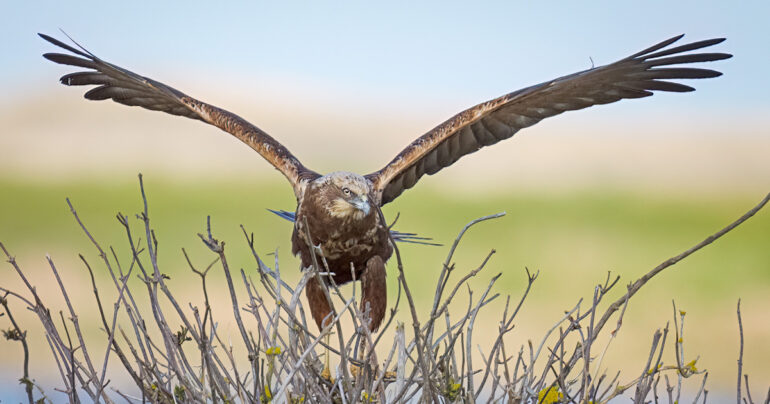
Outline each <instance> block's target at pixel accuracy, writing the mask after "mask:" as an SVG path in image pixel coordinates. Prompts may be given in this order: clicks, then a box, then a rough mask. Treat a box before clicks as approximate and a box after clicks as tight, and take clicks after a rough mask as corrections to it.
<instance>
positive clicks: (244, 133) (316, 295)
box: [40, 34, 731, 329]
mask: <svg viewBox="0 0 770 404" xmlns="http://www.w3.org/2000/svg"><path fill="white" fill-rule="evenodd" d="M40 36H41V37H42V38H43V39H45V40H47V41H48V42H51V43H52V44H54V45H56V46H59V47H61V48H63V49H65V50H67V51H69V52H71V53H73V54H74V55H72V54H60V53H47V54H45V55H43V56H44V57H45V58H46V59H49V60H51V61H53V62H56V63H61V64H66V65H71V66H76V67H82V68H85V69H87V70H86V71H83V72H77V73H71V74H67V75H65V76H63V77H62V78H61V82H62V83H63V84H66V85H96V86H98V87H96V88H93V89H91V90H90V91H88V92H87V93H86V94H85V97H86V98H88V99H91V100H104V99H112V100H113V101H116V102H119V103H121V104H125V105H133V106H141V107H143V108H147V109H151V110H157V111H163V112H167V113H169V114H173V115H181V116H186V117H188V118H193V119H199V120H202V121H204V122H206V123H209V124H212V125H214V126H216V127H218V128H220V129H222V130H224V131H226V132H228V133H230V134H232V135H234V136H235V137H237V138H238V139H240V140H241V141H243V142H244V143H246V144H247V145H249V146H250V147H251V148H253V149H254V150H256V151H257V152H258V153H259V154H260V155H262V157H264V158H265V159H266V160H267V161H268V162H269V163H270V164H272V165H273V166H274V167H275V168H276V169H278V170H279V171H281V173H283V175H284V176H285V177H286V178H287V179H288V180H289V182H290V183H291V185H292V187H293V189H294V195H295V196H296V198H297V211H296V214H295V215H291V214H290V213H285V214H284V213H281V212H276V213H278V214H279V215H281V216H282V217H284V218H287V219H289V220H293V221H294V232H293V234H292V250H293V252H294V254H298V255H299V256H300V259H301V261H302V266H303V268H307V267H309V266H310V265H312V263H313V248H311V247H310V246H309V245H308V239H310V240H312V244H313V245H315V246H318V247H320V250H321V251H322V252H323V256H324V258H325V259H326V262H327V263H328V266H329V270H330V271H332V272H333V273H334V275H333V278H334V280H335V281H336V282H337V283H339V284H342V283H345V282H349V281H351V280H353V279H354V278H353V277H354V276H355V279H358V280H361V284H362V294H363V296H362V302H361V303H362V307H363V308H368V310H369V311H370V314H371V321H372V322H371V324H370V327H371V328H372V329H376V328H377V327H378V326H379V324H380V322H381V321H382V318H383V317H384V314H385V307H386V306H385V305H386V298H387V296H386V291H385V262H386V261H387V260H388V258H390V256H391V254H392V252H393V246H392V245H391V243H390V240H391V238H390V235H389V229H388V228H387V226H386V225H385V223H382V216H381V214H380V212H379V208H380V207H381V206H382V205H384V204H386V203H388V202H391V201H393V200H394V199H395V198H397V197H398V196H399V195H401V193H402V192H403V191H404V190H406V189H409V188H411V187H413V186H414V185H415V184H416V183H417V181H418V180H419V179H420V178H421V177H422V176H423V175H425V174H428V175H431V174H435V173H437V172H438V171H439V170H441V169H442V168H444V167H447V166H449V165H451V164H452V163H454V162H455V161H457V160H458V159H460V158H461V157H462V156H464V155H466V154H470V153H473V152H475V151H477V150H479V149H480V148H482V147H484V146H489V145H492V144H495V143H497V142H499V141H501V140H503V139H507V138H510V137H511V136H513V135H514V134H515V133H516V132H518V131H519V130H520V129H523V128H526V127H528V126H532V125H534V124H536V123H538V122H540V121H541V120H543V119H545V118H548V117H551V116H554V115H558V114H560V113H562V112H564V111H571V110H577V109H582V108H587V107H590V106H592V105H598V104H608V103H611V102H615V101H619V100H621V99H624V98H641V97H647V96H650V95H652V93H653V91H671V92H687V91H693V88H692V87H689V86H686V85H683V84H679V83H676V82H672V81H669V80H672V79H700V78H711V77H717V76H719V75H721V73H719V72H717V71H714V70H709V69H703V68H692V67H681V66H679V65H683V64H688V63H700V62H710V61H716V60H722V59H727V58H729V57H731V55H729V54H725V53H688V52H691V51H695V50H699V49H702V48H706V47H709V46H713V45H716V44H718V43H720V42H722V41H723V40H724V39H709V40H705V41H699V42H693V43H690V44H686V45H681V46H677V47H671V48H667V47H668V46H669V45H671V44H673V43H674V42H676V41H678V40H679V39H681V37H682V36H681V35H680V36H676V37H674V38H671V39H668V40H666V41H663V42H661V43H659V44H657V45H654V46H652V47H650V48H647V49H645V50H643V51H641V52H638V53H636V54H633V55H631V56H629V57H627V58H624V59H621V60H619V61H617V62H615V63H611V64H608V65H605V66H600V67H595V68H591V69H588V70H584V71H582V72H578V73H574V74H571V75H567V76H564V77H560V78H557V79H555V80H550V81H547V82H544V83H541V84H537V85H534V86H532V87H527V88H524V89H522V90H518V91H514V92H512V93H509V94H506V95H503V96H501V97H499V98H496V99H493V100H490V101H487V102H484V103H482V104H479V105H476V106H474V107H472V108H469V109H467V110H465V111H463V112H460V113H459V114H457V115H455V116H454V117H452V118H450V119H449V120H447V121H446V122H444V123H442V124H441V125H439V126H437V127H436V128H434V129H433V130H431V131H429V132H427V133H426V134H425V135H423V136H421V137H419V138H418V139H417V140H415V141H414V142H412V143H411V144H410V145H409V146H407V147H406V148H405V149H404V150H403V151H402V152H401V153H399V154H398V156H396V157H395V158H394V159H393V160H392V161H391V162H390V163H388V164H387V165H386V166H385V167H383V168H382V169H381V170H379V171H376V172H374V173H371V174H368V175H365V176H360V175H357V174H352V173H347V172H336V173H331V174H328V175H324V176H321V175H320V174H318V173H316V172H314V171H312V170H309V169H308V168H306V167H305V166H303V165H302V163H300V162H299V160H298V159H297V158H296V157H294V155H292V154H291V153H290V152H289V151H288V150H287V149H286V148H285V147H283V145H281V144H280V143H278V142H277V141H276V140H275V139H273V138H272V137H270V136H269V135H268V134H266V133H265V132H263V131H262V130H260V129H259V128H257V127H256V126H254V125H252V124H250V123H248V122H246V121H245V120H244V119H243V118H241V117H239V116H237V115H235V114H232V113H230V112H228V111H225V110H223V109H220V108H217V107H214V106H212V105H209V104H206V103H204V102H201V101H199V100H196V99H194V98H192V97H189V96H187V95H185V94H183V93H182V92H180V91H177V90H175V89H173V88H171V87H169V86H166V85H165V84H162V83H159V82H157V81H154V80H152V79H148V78H146V77H142V76H139V75H137V74H135V73H132V72H130V71H128V70H125V69H123V68H120V67H118V66H115V65H112V64H110V63H107V62H105V61H103V60H101V59H99V58H97V57H96V56H94V55H93V54H92V53H90V52H88V51H87V50H85V49H83V48H82V47H80V49H77V48H74V47H72V46H70V45H67V44H65V43H62V42H60V41H58V40H56V39H54V38H51V37H49V36H47V35H42V34H41V35H40ZM78 46H79V45H78ZM306 225H307V228H306V227H305V226H306ZM308 229H309V232H308ZM393 234H403V233H393ZM409 238H411V239H412V240H415V239H416V238H414V237H413V236H412V235H409V234H407V235H406V236H405V237H404V238H403V239H404V240H407V239H409ZM319 259H320V258H319ZM351 268H353V269H352V270H351ZM319 269H320V270H324V268H319ZM306 293H307V297H308V302H309V304H310V308H311V312H312V314H313V318H314V319H315V321H316V323H317V324H318V326H319V327H321V326H322V325H323V320H324V318H328V317H327V316H328V314H329V312H330V308H329V306H328V304H327V302H326V299H325V296H324V294H323V292H322V289H321V285H320V283H318V281H317V280H315V279H314V280H313V281H311V282H310V283H309V284H308V286H307V289H306Z"/></svg>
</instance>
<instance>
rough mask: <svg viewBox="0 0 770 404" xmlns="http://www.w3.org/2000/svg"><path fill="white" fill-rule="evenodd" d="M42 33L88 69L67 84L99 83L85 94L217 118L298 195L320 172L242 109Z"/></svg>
mask: <svg viewBox="0 0 770 404" xmlns="http://www.w3.org/2000/svg"><path fill="white" fill-rule="evenodd" d="M38 35H40V37H41V38H43V39H45V40H46V41H48V42H50V43H52V44H54V45H56V46H58V47H60V48H63V49H65V50H67V51H69V52H71V53H73V54H74V55H73V54H63V53H46V54H44V55H43V57H45V58H46V59H48V60H50V61H52V62H55V63H60V64H65V65H70V66H77V67H82V68H84V69H88V70H86V71H81V72H77V73H70V74H67V75H65V76H62V78H61V83H62V84H65V85H68V86H84V85H96V86H98V87H96V88H93V89H91V90H89V91H88V92H86V94H85V98H87V99H89V100H106V99H111V100H113V101H115V102H119V103H121V104H124V105H131V106H139V107H142V108H146V109H151V110H154V111H163V112H166V113H169V114H172V115H181V116H185V117H188V118H193V119H200V120H201V121H204V122H206V123H209V124H212V125H214V126H216V127H218V128H220V129H222V130H224V131H225V132H228V133H230V134H231V135H233V136H235V137H237V138H238V139H240V140H241V141H242V142H244V143H246V144H247V145H249V146H250V147H251V148H252V149H254V150H256V151H257V153H259V154H260V155H262V157H264V158H265V159H266V160H267V161H268V162H270V164H272V165H273V166H274V167H275V168H276V169H278V170H279V171H280V172H281V173H283V175H284V176H286V178H287V179H288V180H289V182H291V185H292V186H293V187H294V193H295V195H296V196H297V198H300V197H301V195H302V193H303V191H304V188H305V185H306V184H307V182H308V181H310V180H313V179H315V178H318V177H319V174H318V173H316V172H314V171H312V170H309V169H307V168H305V166H303V165H302V163H300V162H299V160H297V158H296V157H294V155H293V154H291V152H289V150H287V149H286V148H285V147H284V146H283V145H282V144H280V143H278V141H276V140H275V139H273V138H272V137H270V135H268V134H267V133H265V132H263V131H262V130H261V129H259V128H257V127H256V126H254V125H252V124H250V123H248V122H247V121H246V120H245V119H243V118H241V117H239V116H238V115H235V114H233V113H230V112H228V111H225V110H223V109H221V108H217V107H215V106H213V105H209V104H206V103H205V102H201V101H198V100H196V99H195V98H192V97H189V96H187V95H185V94H184V93H182V92H181V91H178V90H175V89H173V88H171V87H169V86H167V85H165V84H163V83H159V82H157V81H155V80H152V79H149V78H147V77H143V76H140V75H138V74H136V73H133V72H130V71H128V70H126V69H123V68H121V67H118V66H115V65H113V64H111V63H108V62H105V61H104V60H101V59H99V58H98V57H96V56H95V55H94V54H92V53H91V52H89V51H87V50H86V49H84V48H83V47H81V46H80V45H78V44H77V43H76V45H77V46H78V47H80V49H76V48H74V47H72V46H70V45H67V44H65V43H63V42H61V41H59V40H57V39H55V38H52V37H50V36H48V35H44V34H38ZM73 42H74V41H73Z"/></svg>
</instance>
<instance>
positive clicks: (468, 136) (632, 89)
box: [365, 35, 732, 206]
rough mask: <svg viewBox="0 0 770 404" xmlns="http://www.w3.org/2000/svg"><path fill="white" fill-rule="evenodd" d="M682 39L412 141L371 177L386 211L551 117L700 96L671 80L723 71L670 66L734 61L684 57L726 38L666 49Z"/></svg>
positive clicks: (492, 105) (463, 115)
mask: <svg viewBox="0 0 770 404" xmlns="http://www.w3.org/2000/svg"><path fill="white" fill-rule="evenodd" d="M682 36H683V35H679V36H676V37H673V38H671V39H668V40H666V41H663V42H661V43H659V44H657V45H654V46H652V47H650V48H647V49H645V50H643V51H641V52H638V53H636V54H634V55H631V56H629V57H627V58H625V59H622V60H619V61H617V62H615V63H612V64H609V65H605V66H600V67H596V68H592V69H588V70H585V71H582V72H578V73H574V74H571V75H568V76H564V77H560V78H558V79H555V80H551V81H547V82H545V83H541V84H537V85H534V86H531V87H527V88H524V89H521V90H518V91H515V92H512V93H509V94H506V95H503V96H502V97H499V98H496V99H493V100H490V101H487V102H484V103H482V104H479V105H476V106H474V107H472V108H469V109H467V110H465V111H462V112H460V113H459V114H457V115H455V116H453V117H452V118H450V119H449V120H447V121H446V122H444V123H442V124H440V125H439V126H437V127H436V128H434V129H433V130H431V131H430V132H428V133H426V134H425V135H423V136H421V137H420V138H418V139H417V140H415V141H414V142H412V143H411V144H410V145H409V146H407V147H406V148H405V149H404V150H403V151H401V153H399V154H398V155H397V156H396V158H394V159H393V160H392V161H391V162H390V163H388V165H386V166H385V167H384V168H382V169H381V170H379V171H377V172H374V173H371V174H369V175H366V176H365V177H366V178H367V179H368V180H370V181H371V182H372V184H373V186H374V190H375V193H376V195H375V196H376V197H377V198H378V202H379V204H380V206H382V205H384V204H386V203H388V202H391V201H392V200H394V199H395V198H396V197H398V196H399V195H400V194H401V193H402V192H404V190H406V189H409V188H411V187H413V186H414V185H415V184H416V183H417V181H418V180H419V179H420V177H422V176H423V175H425V174H428V175H431V174H435V173H437V172H438V171H439V170H441V169H442V168H444V167H447V166H449V165H451V164H452V163H454V162H455V161H457V160H458V159H459V158H460V157H462V156H465V155H467V154H470V153H473V152H475V151H477V150H479V149H480V148H482V147H484V146H490V145H493V144H495V143H497V142H499V141H501V140H503V139H507V138H510V137H511V136H513V135H514V134H515V133H516V132H518V131H519V130H521V129H523V128H526V127H529V126H532V125H534V124H536V123H538V122H540V121H541V120H543V119H545V118H548V117H551V116H554V115H558V114H561V113H562V112H564V111H572V110H577V109H582V108H587V107H590V106H592V105H599V104H608V103H612V102H615V101H619V100H621V99H624V98H642V97H647V96H650V95H652V94H653V93H652V92H653V91H672V92H687V91H693V90H694V89H693V88H692V87H689V86H686V85H683V84H679V83H675V82H671V81H667V80H672V79H700V78H710V77H717V76H720V75H721V73H720V72H717V71H714V70H709V69H702V68H691V67H667V66H671V65H679V64H686V63H699V62H710V61H716V60H722V59H727V58H730V57H731V56H732V55H729V54H725V53H694V54H682V53H683V52H688V51H692V50H697V49H702V48H705V47H709V46H712V45H716V44H718V43H720V42H722V41H724V39H723V38H717V39H709V40H704V41H699V42H693V43H690V44H686V45H681V46H678V47H673V48H669V49H663V48H665V47H667V46H669V45H671V44H672V43H674V42H676V41H678V40H679V39H681V38H682ZM661 49H663V50H661Z"/></svg>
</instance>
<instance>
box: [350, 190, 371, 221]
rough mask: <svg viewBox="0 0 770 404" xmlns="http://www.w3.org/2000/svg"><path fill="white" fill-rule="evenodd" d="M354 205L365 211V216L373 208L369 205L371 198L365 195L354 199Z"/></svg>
mask: <svg viewBox="0 0 770 404" xmlns="http://www.w3.org/2000/svg"><path fill="white" fill-rule="evenodd" d="M353 206H355V207H356V209H358V210H360V211H361V212H364V216H367V215H369V211H370V210H371V207H370V206H369V200H368V199H367V198H366V196H365V195H363V196H359V197H358V198H356V199H353Z"/></svg>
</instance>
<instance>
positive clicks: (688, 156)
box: [0, 80, 770, 193]
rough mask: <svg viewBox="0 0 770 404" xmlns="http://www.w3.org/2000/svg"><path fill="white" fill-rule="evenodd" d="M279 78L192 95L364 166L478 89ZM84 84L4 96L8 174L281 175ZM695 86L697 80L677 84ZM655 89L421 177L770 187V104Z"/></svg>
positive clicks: (1, 166)
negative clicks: (699, 106)
mask: <svg viewBox="0 0 770 404" xmlns="http://www.w3.org/2000/svg"><path fill="white" fill-rule="evenodd" d="M184 81H185V80H182V82H183V83H184ZM191 82H193V81H192V80H191ZM54 86H55V84H52V87H54ZM179 87H180V88H185V87H183V86H179ZM223 87H225V86H223ZM278 87H280V85H279V84H274V85H272V87H270V86H263V87H261V88H255V89H245V88H240V89H237V90H238V91H232V92H229V93H228V92H223V91H220V90H218V89H209V90H208V91H200V90H198V91H197V92H196V95H197V96H198V97H200V98H202V99H204V100H205V101H207V102H210V103H213V104H215V105H218V106H220V107H224V108H226V109H228V110H231V111H233V112H236V113H238V114H239V115H241V116H243V117H244V118H246V119H247V120H249V121H251V122H253V123H255V124H256V125H257V126H259V127H261V128H262V129H264V130H266V131H267V132H268V133H270V134H271V135H272V136H274V137H276V138H277V139H278V140H279V141H280V142H282V143H284V144H285V145H286V146H287V147H288V148H289V149H290V150H291V151H292V152H293V153H294V154H296V155H297V156H298V157H299V158H300V159H301V160H302V161H303V162H304V163H305V164H306V165H307V166H309V167H311V168H313V169H316V170H318V171H322V172H328V171H332V170H340V169H347V170H356V171H359V172H362V173H366V172H371V171H374V170H376V169H379V168H380V167H381V166H383V165H384V164H385V163H387V162H388V161H389V160H390V159H391V158H393V157H394V156H395V155H396V153H398V151H400V150H401V149H402V148H403V147H404V146H406V145H407V144H408V143H409V142H411V141H412V140H414V139H415V138H416V137H417V136H419V135H421V134H422V133H424V132H425V131H427V130H429V129H430V128H432V127H434V126H435V125H436V124H438V123H440V122H441V121H443V120H444V119H447V118H448V117H450V116H451V115H453V114H454V113H456V112H458V111H459V110H461V109H463V108H465V107H468V106H470V105H472V104H474V103H475V102H478V101H481V100H470V101H467V102H464V103H461V102H458V101H446V100H438V99H431V98H429V97H426V98H424V99H422V100H421V99H408V100H400V99H398V98H397V97H396V96H395V95H393V94H390V95H386V96H384V97H381V98H377V97H375V96H372V95H368V96H361V95H360V94H357V93H356V92H355V91H350V90H348V91H339V92H334V91H331V89H322V88H316V89H313V90H310V91H309V90H307V89H301V88H298V87H295V88H288V89H286V90H285V91H281V90H280V89H279V88H278ZM81 94H82V89H79V88H78V89H67V88H56V87H54V88H53V89H51V90H46V91H41V92H37V93H32V94H27V95H24V96H20V97H15V99H14V98H7V97H6V98H5V99H4V100H3V101H2V102H0V122H2V126H3V130H2V132H0V170H2V173H3V174H2V175H4V176H8V175H11V176H17V177H22V178H29V179H38V180H52V181H55V180H58V179H62V178H67V179H70V180H71V179H72V178H78V177H89V178H91V177H97V178H105V177H113V176H115V175H118V176H124V175H126V176H133V175H135V174H136V173H137V172H138V171H142V172H145V173H151V174H155V175H170V176H178V177H181V178H191V179H196V178H205V179H210V178H215V179H226V178H227V177H228V176H232V175H248V176H255V177H257V178H260V177H269V176H273V177H272V178H276V176H277V175H278V174H277V173H276V172H275V171H274V170H272V169H271V167H269V165H268V164H267V163H265V162H264V161H263V160H262V159H261V158H260V157H259V156H258V155H256V154H255V153H254V152H253V151H251V150H250V149H249V148H248V147H246V146H244V145H243V144H241V143H240V142H238V141H237V140H236V139H235V138H232V137H230V136H229V135H227V134H225V133H224V132H220V131H219V130H218V129H216V128H213V127H210V126H208V125H205V124H202V123H201V122H198V121H193V120H189V119H185V118H180V117H173V116H169V115H166V114H162V113H158V112H150V111H146V110H141V109H138V108H129V107H125V106H122V105H117V104H114V103H112V102H93V101H86V100H84V99H82V96H81ZM692 96H697V93H696V94H689V95H684V96H679V97H692ZM652 98H653V100H649V99H648V100H643V101H626V102H624V103H620V104H623V105H622V106H620V107H619V106H617V105H610V106H602V107H594V108H591V109H588V110H584V111H579V112H574V113H566V114H563V115H561V116H558V117H555V118H551V119H548V120H546V121H544V122H542V123H540V124H538V125H536V126H535V127H532V128H528V129H526V130H524V131H522V132H520V133H518V134H517V135H516V136H515V137H514V138H513V139H511V140H508V141H505V142H503V143H501V144H499V145H495V146H494V147H491V148H488V149H484V150H482V151H481V152H478V153H476V154H474V155H471V156H468V157H466V158H464V159H463V160H461V161H460V162H459V163H456V164H455V166H453V167H451V168H449V169H445V170H444V171H442V172H441V173H440V175H437V176H435V177H433V178H430V179H428V180H423V181H424V182H425V183H429V184H432V185H433V186H439V187H441V186H444V185H447V184H452V185H458V184H462V186H463V189H472V188H482V189H486V190H501V187H500V186H499V183H500V182H502V183H504V184H505V188H504V189H507V190H515V189H535V190H539V191H542V190H571V189H575V188H582V187H592V186H602V187H603V186H610V187H619V188H633V189H648V190H650V191H654V192H677V191H681V192H685V193H687V192H693V191H705V192H709V193H714V192H716V193H719V192H728V191H730V192H732V191H741V192H742V191H752V190H753V191H755V192H761V191H763V190H765V189H766V188H767V185H768V184H770V157H768V156H769V155H770V117H768V114H764V113H760V112H757V111H746V112H741V113H732V114H720V115H715V114H711V113H708V112H704V113H700V112H699V111H696V110H689V109H687V103H686V100H685V99H684V98H679V99H674V100H673V101H671V100H668V102H669V103H674V104H676V103H678V102H679V100H681V105H680V106H681V109H680V108H671V109H670V110H666V111H664V113H661V112H660V111H659V110H655V109H653V108H652V107H651V106H654V105H655V104H654V98H655V97H652ZM651 102H653V103H651ZM634 104H635V105H634ZM453 189H456V188H453Z"/></svg>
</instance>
